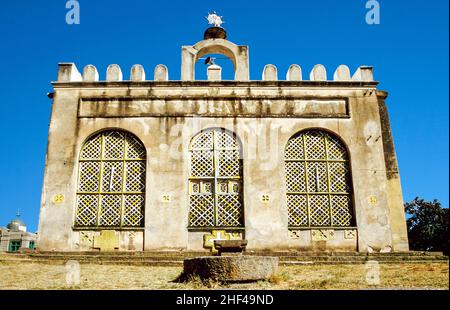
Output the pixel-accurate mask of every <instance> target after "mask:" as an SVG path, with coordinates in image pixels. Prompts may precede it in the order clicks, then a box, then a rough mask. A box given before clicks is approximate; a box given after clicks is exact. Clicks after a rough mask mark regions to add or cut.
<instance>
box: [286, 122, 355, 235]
mask: <svg viewBox="0 0 450 310" xmlns="http://www.w3.org/2000/svg"><path fill="white" fill-rule="evenodd" d="M285 160H286V178H287V180H286V181H287V182H286V185H287V204H288V217H289V218H288V225H289V228H300V227H349V226H354V225H355V224H354V216H353V203H352V185H351V175H350V168H349V160H348V154H347V149H346V147H345V146H344V145H343V143H342V142H341V141H340V140H339V139H338V138H336V137H334V136H332V135H331V134H329V133H327V132H324V131H320V130H307V131H302V132H299V133H297V134H296V135H294V136H293V137H291V139H290V140H289V142H288V144H287V146H286V150H285Z"/></svg>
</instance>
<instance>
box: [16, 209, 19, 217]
mask: <svg viewBox="0 0 450 310" xmlns="http://www.w3.org/2000/svg"><path fill="white" fill-rule="evenodd" d="M16 216H17V217H20V209H19V208H17V214H16Z"/></svg>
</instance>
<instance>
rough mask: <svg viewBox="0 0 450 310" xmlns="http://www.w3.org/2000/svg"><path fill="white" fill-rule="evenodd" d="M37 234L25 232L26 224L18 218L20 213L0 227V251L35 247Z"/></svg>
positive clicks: (15, 250) (32, 248) (14, 250)
mask: <svg viewBox="0 0 450 310" xmlns="http://www.w3.org/2000/svg"><path fill="white" fill-rule="evenodd" d="M36 239H37V234H35V233H30V232H27V226H26V224H25V223H24V222H23V221H22V220H20V213H19V212H18V213H17V216H16V218H15V219H13V220H12V221H11V222H9V223H8V225H6V228H5V227H0V252H17V251H19V250H24V249H31V250H34V249H35V248H36Z"/></svg>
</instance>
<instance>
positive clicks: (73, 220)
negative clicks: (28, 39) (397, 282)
mask: <svg viewBox="0 0 450 310" xmlns="http://www.w3.org/2000/svg"><path fill="white" fill-rule="evenodd" d="M213 54H221V55H224V56H226V57H227V58H229V59H230V60H231V62H232V63H233V67H234V80H222V78H221V67H220V66H218V65H217V64H211V63H210V66H209V67H208V68H207V80H201V81H200V80H195V64H196V62H197V61H199V59H202V58H203V57H204V56H207V55H213ZM181 56H182V64H181V79H180V80H170V79H169V71H168V68H167V67H166V66H164V65H158V66H156V68H155V69H154V73H153V79H149V78H147V77H146V74H145V71H144V68H143V67H142V66H141V65H134V66H133V67H132V68H131V72H130V76H129V79H128V80H126V79H124V78H123V75H122V70H121V68H120V67H119V66H118V65H115V64H114V65H110V66H109V67H108V69H107V73H106V80H100V79H99V74H98V72H97V69H96V68H95V67H94V66H93V65H88V66H86V67H85V68H84V69H83V71H82V73H80V72H79V70H78V69H77V67H76V66H75V64H73V63H60V64H59V69H58V78H57V81H56V82H53V83H52V84H53V87H54V93H53V94H52V98H53V107H52V114H51V122H50V129H49V138H48V151H47V158H46V166H45V176H44V185H43V193H42V206H41V211H40V223H39V249H40V250H44V251H48V250H59V251H89V250H93V251H95V250H120V251H143V250H148V251H150V250H152V251H154V250H188V251H189V250H195V251H201V250H205V251H209V250H211V249H212V246H213V245H212V244H213V242H212V241H213V240H215V239H244V238H245V239H246V240H248V247H247V250H273V251H276V250H288V249H289V250H311V251H361V252H366V251H369V252H372V251H383V252H389V251H407V250H408V240H407V232H406V223H405V215H404V211H403V199H402V191H401V184H400V178H399V172H398V167H397V160H396V155H395V150H394V145H393V140H392V136H391V132H390V125H389V120H388V114H387V109H386V105H385V99H386V98H387V93H386V92H385V91H382V90H378V89H377V85H378V82H376V81H375V80H374V79H373V72H372V67H369V66H361V67H359V68H358V69H357V70H356V72H354V73H353V74H351V72H350V70H349V68H348V67H347V66H345V65H341V66H339V67H338V68H337V69H336V70H335V71H334V74H333V76H332V79H330V78H329V74H328V73H327V70H326V68H325V67H324V66H323V65H316V66H315V67H314V68H312V70H311V72H310V74H309V76H308V77H305V74H304V72H303V70H302V68H301V67H300V66H299V65H296V64H293V65H291V66H290V67H289V69H288V71H287V74H286V78H285V79H281V78H279V74H278V71H277V68H276V67H275V66H274V65H271V64H269V65H266V66H265V67H264V70H263V72H262V79H261V80H250V74H249V66H250V63H249V47H248V46H246V45H236V44H234V43H232V42H230V41H229V40H227V39H226V32H225V31H224V30H223V28H220V27H211V28H209V29H208V30H207V31H206V33H205V37H204V40H202V41H200V42H197V43H196V44H194V45H192V46H183V47H182V48H181ZM308 78H309V79H308Z"/></svg>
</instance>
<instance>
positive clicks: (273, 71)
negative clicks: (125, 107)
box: [57, 63, 374, 83]
mask: <svg viewBox="0 0 450 310" xmlns="http://www.w3.org/2000/svg"><path fill="white" fill-rule="evenodd" d="M214 66H215V67H217V68H220V67H219V66H217V65H214ZM302 72H303V71H302V68H301V67H300V66H299V65H297V64H293V65H291V66H290V67H289V69H288V70H287V73H286V79H285V80H284V81H288V82H298V81H317V82H324V81H336V82H358V81H362V82H373V81H374V79H373V67H371V66H360V67H359V68H358V69H357V70H356V71H355V72H354V73H353V75H352V74H351V72H350V69H349V67H348V66H346V65H340V66H339V67H337V68H336V69H335V71H334V74H333V78H332V79H329V78H328V74H327V70H326V68H325V66H324V65H321V64H318V65H315V66H314V67H313V68H312V70H311V71H310V74H309V79H308V80H306V79H303V74H302ZM213 80H215V81H220V79H213ZM99 81H101V80H100V78H99V73H98V71H97V68H96V67H95V66H93V65H87V66H85V67H84V68H83V73H82V74H81V73H80V72H79V71H78V69H77V67H76V65H75V64H74V63H60V64H59V70H58V80H57V82H62V83H64V82H99ZM104 81H106V82H120V81H132V82H140V81H155V82H163V81H169V70H168V68H167V66H165V65H162V64H159V65H157V66H156V67H155V69H154V73H153V79H147V78H146V74H145V69H144V67H143V66H142V65H139V64H137V65H133V66H132V67H131V70H130V74H129V78H128V80H127V79H125V78H124V76H123V73H122V69H121V68H120V66H119V65H117V64H111V65H109V66H108V68H107V70H106V79H105V80H104ZM262 81H282V80H279V79H278V69H277V67H276V66H275V65H273V64H268V65H266V66H264V69H263V72H262ZM241 82H242V81H241Z"/></svg>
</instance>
